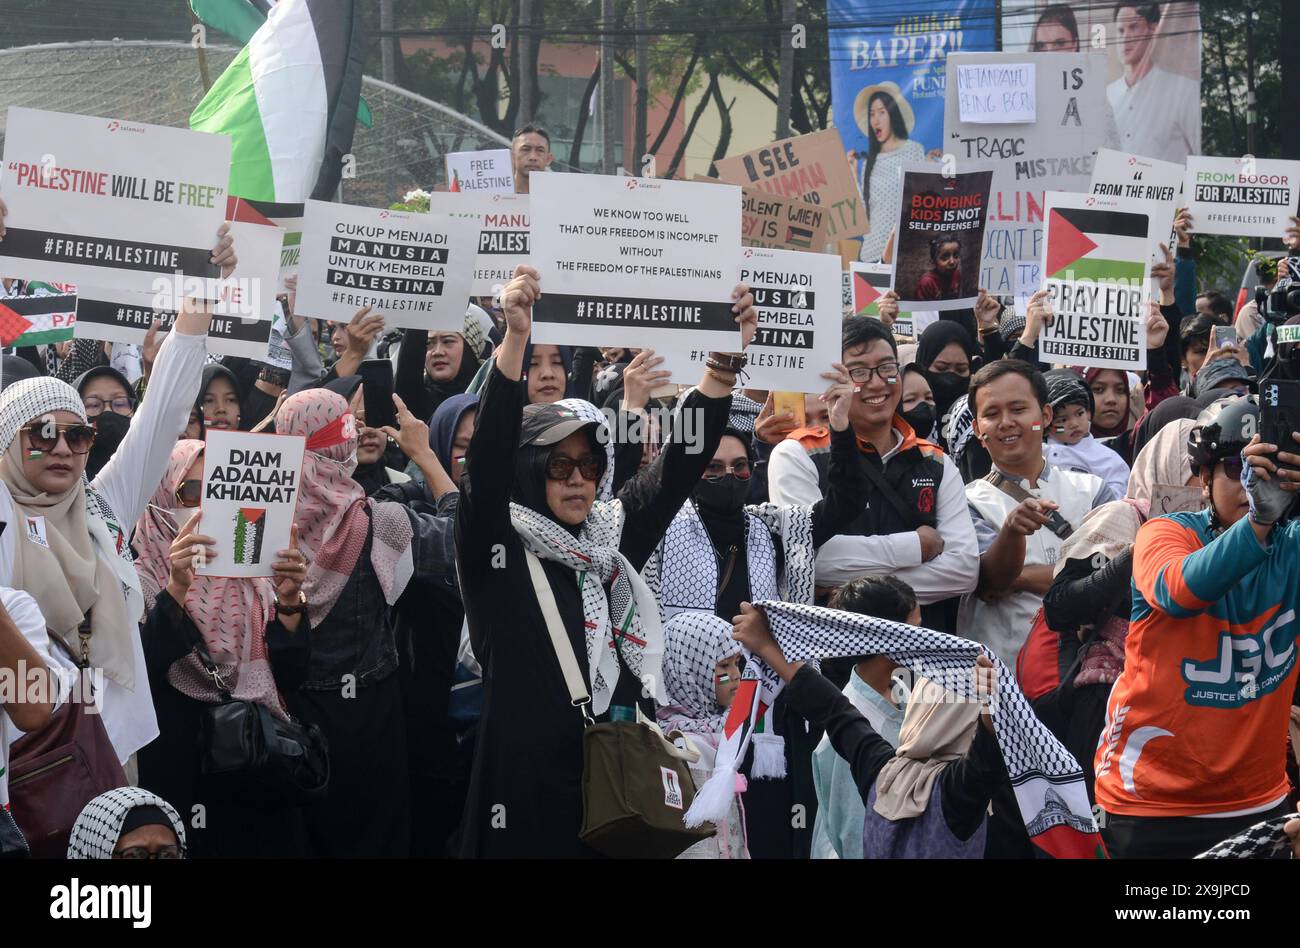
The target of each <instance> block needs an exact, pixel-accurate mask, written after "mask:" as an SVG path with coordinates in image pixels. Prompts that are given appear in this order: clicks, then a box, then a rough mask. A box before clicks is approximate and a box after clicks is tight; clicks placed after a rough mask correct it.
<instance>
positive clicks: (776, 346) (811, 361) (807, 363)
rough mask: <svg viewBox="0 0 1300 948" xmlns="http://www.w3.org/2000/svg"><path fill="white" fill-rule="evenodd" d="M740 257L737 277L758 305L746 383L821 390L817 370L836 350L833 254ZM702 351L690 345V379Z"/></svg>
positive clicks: (749, 251) (823, 384) (834, 358)
mask: <svg viewBox="0 0 1300 948" xmlns="http://www.w3.org/2000/svg"><path fill="white" fill-rule="evenodd" d="M740 261H741V262H740V281H741V282H742V283H747V284H748V285H749V289H750V292H752V293H753V294H754V308H755V309H757V310H758V332H757V334H756V335H755V336H754V341H753V342H752V343H750V345H749V348H748V349H746V350H745V355H746V356H747V357H748V360H749V361H748V363H747V364H746V366H745V374H746V375H747V376H748V378H747V380H746V385H747V386H748V387H752V388H760V389H767V390H770V391H777V392H824V391H826V389H827V387H828V385H829V383H828V382H827V381H826V380H825V379H823V378H822V377H821V374H822V373H823V372H829V371H830V368H831V363H832V362H838V361H839V360H840V354H841V349H840V327H841V325H842V323H843V317H842V316H841V315H840V311H839V306H838V299H839V295H838V292H837V290H838V289H839V283H840V273H841V271H840V260H839V257H837V256H835V255H834V254H828V253H803V252H801V251H798V250H776V249H771V248H765V247H746V248H745V249H744V250H742V251H741V252H740ZM708 356H709V353H708V351H707V350H704V349H695V350H692V352H691V354H690V358H691V362H692V363H693V364H694V366H693V370H692V371H693V373H694V376H695V377H696V378H698V377H699V374H700V373H701V372H702V371H703V369H704V360H705V359H707V358H708ZM666 364H667V363H666ZM668 367H669V368H670V369H671V368H672V366H668ZM681 374H682V376H683V377H689V376H690V373H689V372H686V371H683V372H682V373H681Z"/></svg>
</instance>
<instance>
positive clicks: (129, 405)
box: [81, 395, 135, 418]
mask: <svg viewBox="0 0 1300 948" xmlns="http://www.w3.org/2000/svg"><path fill="white" fill-rule="evenodd" d="M81 404H83V405H85V406H86V414H87V415H89V416H90V417H92V418H93V417H95V416H96V415H98V414H100V413H101V412H103V410H104V409H105V408H111V409H112V410H113V411H115V412H117V414H119V415H129V414H131V412H133V411H135V402H134V401H133V400H132V399H131V398H128V397H127V396H126V395H119V396H118V397H117V398H114V399H113V400H112V401H107V402H106V401H104V400H103V399H102V398H96V397H95V396H94V395H88V396H87V397H85V398H83V399H82V400H81Z"/></svg>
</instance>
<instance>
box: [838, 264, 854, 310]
mask: <svg viewBox="0 0 1300 948" xmlns="http://www.w3.org/2000/svg"><path fill="white" fill-rule="evenodd" d="M840 313H841V315H842V316H843V317H844V318H845V319H848V318H849V317H850V316H852V315H853V274H852V273H850V272H849V271H848V270H844V271H843V272H841V273H840Z"/></svg>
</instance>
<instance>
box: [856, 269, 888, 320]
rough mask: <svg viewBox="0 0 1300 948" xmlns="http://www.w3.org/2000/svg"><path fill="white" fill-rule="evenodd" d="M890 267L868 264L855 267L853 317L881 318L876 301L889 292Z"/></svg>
mask: <svg viewBox="0 0 1300 948" xmlns="http://www.w3.org/2000/svg"><path fill="white" fill-rule="evenodd" d="M889 271H890V267H889V265H888V264H866V265H863V266H854V267H853V315H854V316H879V315H880V308H879V307H878V306H877V305H876V301H877V300H879V299H880V297H881V296H883V295H884V294H885V293H888V292H889V281H890V272H889Z"/></svg>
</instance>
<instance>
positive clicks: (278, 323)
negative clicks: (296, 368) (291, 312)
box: [266, 301, 293, 370]
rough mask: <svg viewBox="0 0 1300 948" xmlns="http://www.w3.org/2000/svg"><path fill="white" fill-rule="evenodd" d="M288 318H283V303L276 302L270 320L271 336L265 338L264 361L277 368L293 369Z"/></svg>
mask: <svg viewBox="0 0 1300 948" xmlns="http://www.w3.org/2000/svg"><path fill="white" fill-rule="evenodd" d="M288 337H289V320H288V319H286V318H285V312H284V304H283V303H280V302H278V301H277V302H276V304H275V318H274V319H272V320H271V336H270V338H269V339H268V340H267V346H266V362H267V364H268V365H273V366H275V367H276V368H277V369H290V370H292V369H293V353H292V352H291V351H290V349H289V342H288Z"/></svg>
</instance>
